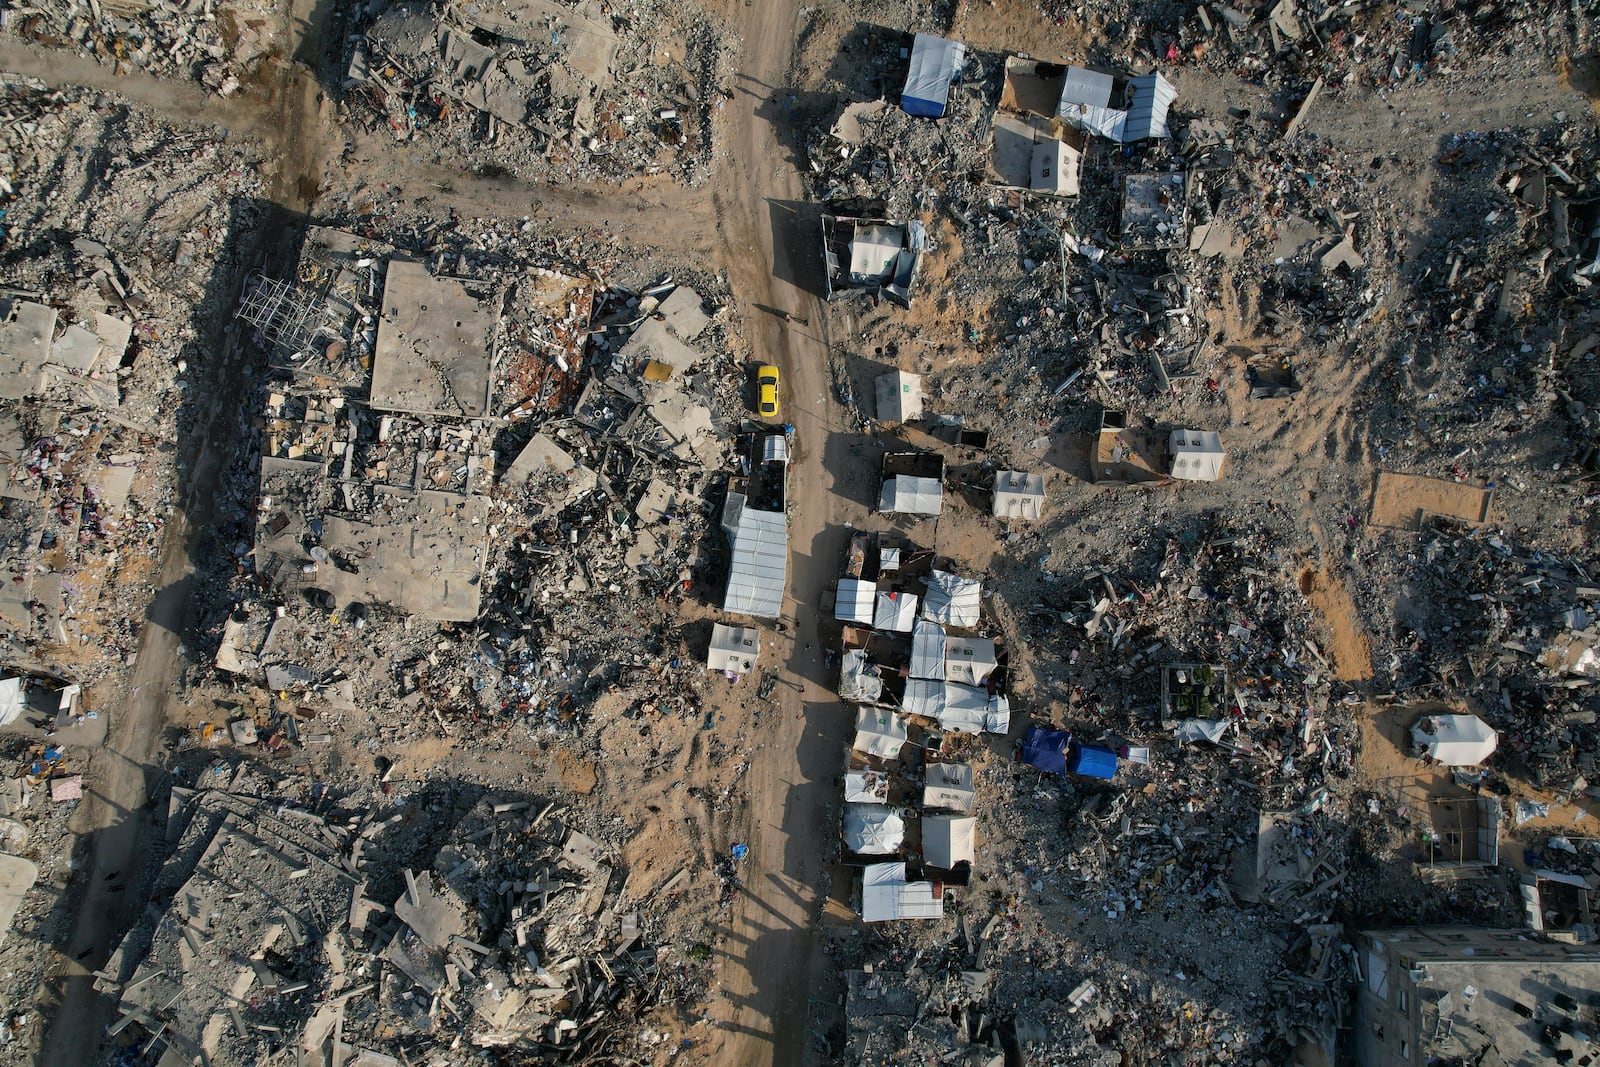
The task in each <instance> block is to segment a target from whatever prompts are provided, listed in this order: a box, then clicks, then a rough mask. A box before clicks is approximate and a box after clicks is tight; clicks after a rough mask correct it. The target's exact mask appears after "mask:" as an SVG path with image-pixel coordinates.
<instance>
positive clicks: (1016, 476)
mask: <svg viewBox="0 0 1600 1067" xmlns="http://www.w3.org/2000/svg"><path fill="white" fill-rule="evenodd" d="M993 511H994V515H995V517H996V518H1001V519H1028V520H1030V521H1031V520H1035V519H1037V518H1039V516H1040V514H1041V513H1042V512H1043V511H1044V475H1042V474H1029V473H1027V472H1026V471H1001V472H1000V473H998V474H996V475H995V476H994V508H993Z"/></svg>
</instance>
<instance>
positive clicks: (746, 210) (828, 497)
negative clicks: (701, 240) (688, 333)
mask: <svg viewBox="0 0 1600 1067" xmlns="http://www.w3.org/2000/svg"><path fill="white" fill-rule="evenodd" d="M736 17H737V18H740V19H742V21H743V25H742V26H741V27H739V29H740V32H741V35H742V36H743V38H744V41H745V53H744V57H743V63H742V66H741V70H740V74H739V80H740V81H741V82H742V83H743V84H745V85H760V86H767V87H775V86H782V85H783V84H784V83H785V81H786V80H787V79H786V74H787V72H788V68H789V63H790V56H791V54H792V52H793V49H794V44H795V41H796V38H797V36H798V34H799V30H800V21H801V12H800V9H799V8H798V6H795V5H790V4H784V3H768V4H759V3H758V4H755V5H753V6H751V7H746V8H742V9H736ZM767 91H768V92H769V93H770V94H772V95H770V96H765V97H761V96H752V95H750V94H747V93H740V94H737V95H736V97H735V99H734V100H732V101H730V102H729V107H728V109H727V110H728V113H729V114H728V117H727V126H726V129H725V131H724V136H725V142H724V150H723V152H722V153H721V154H720V157H719V166H718V173H717V176H716V179H715V181H714V183H713V185H714V188H715V189H716V190H717V195H716V208H717V217H718V220H719V248H718V252H719V255H720V258H721V260H722V265H723V267H724V268H726V270H727V272H728V277H729V278H730V279H731V280H732V283H733V290H734V298H735V301H736V303H737V305H738V309H739V311H740V313H741V314H742V315H744V316H745V321H746V322H747V323H748V324H749V329H750V337H751V340H752V344H753V346H754V349H755V351H754V355H755V357H756V358H757V359H758V360H761V361H763V362H773V363H776V364H777V365H778V366H779V367H781V368H782V370H783V373H784V380H785V382H786V392H785V395H784V397H783V403H784V412H785V414H784V418H785V419H786V421H788V422H790V423H792V424H793V425H794V427H795V435H796V445H797V447H796V453H797V459H796V462H795V463H794V465H793V466H792V467H791V473H790V484H789V501H790V508H789V516H790V528H789V601H788V604H787V614H788V616H789V617H790V618H791V619H793V620H794V621H795V623H796V625H795V626H794V627H793V633H794V637H793V640H792V641H790V642H788V645H787V648H786V652H787V656H788V659H787V663H786V669H785V672H784V679H785V681H787V682H788V683H789V686H788V688H787V690H786V692H787V696H786V698H785V699H786V700H787V701H788V702H789V706H788V707H787V708H786V709H785V714H784V715H782V716H781V717H780V719H779V722H778V724H777V725H776V726H775V727H774V731H775V733H774V734H773V735H770V736H766V737H763V738H762V740H763V741H765V742H767V743H766V744H765V745H764V746H763V747H761V748H760V749H758V750H757V751H756V753H755V755H754V757H753V763H752V765H751V768H750V772H749V776H748V794H749V797H750V811H749V818H750V828H749V840H748V844H749V846H750V857H749V859H748V861H747V864H746V869H745V870H744V871H743V872H742V874H743V881H744V889H745V892H744V893H743V895H742V896H741V897H740V898H739V900H738V902H737V903H736V905H735V906H734V910H733V915H732V920H731V923H730V929H729V934H728V937H727V938H726V941H725V944H724V946H723V951H724V953H725V958H724V965H723V989H722V991H723V993H724V994H725V997H726V999H725V1000H724V1001H722V1002H719V1003H718V1004H717V1005H715V1007H714V1012H715V1017H716V1021H717V1023H718V1025H719V1026H720V1027H721V1028H722V1031H723V1036H724V1039H725V1041H726V1046H725V1047H724V1048H723V1049H722V1050H720V1054H719V1055H717V1057H716V1058H717V1060H718V1062H724V1063H738V1064H751V1065H754V1064H795V1063H802V1062H805V1060H806V1058H807V1052H808V1049H809V1048H810V1045H811V1043H810V1042H809V1041H808V1039H807V1037H806V1020H807V1009H808V1007H809V997H810V991H811V989H812V983H811V970H812V965H813V962H814V959H815V954H816V936H817V935H816V919H817V916H818V912H819V908H820V899H821V898H820V895H819V893H818V885H819V883H820V881H821V879H822V876H823V873H824V871H825V869H826V865H827V862H828V859H829V857H831V856H832V855H833V852H834V851H835V848H834V845H835V842H834V834H833V819H832V816H831V814H830V812H831V806H832V805H833V804H834V803H835V802H836V801H837V799H838V795H839V794H838V789H837V786H836V781H835V779H836V776H837V775H838V773H839V771H840V769H841V768H840V739H841V738H842V737H843V736H844V733H845V732H846V729H847V727H846V726H845V720H846V718H847V716H846V711H845V709H844V707H843V706H842V705H841V704H839V702H838V701H837V700H836V699H834V698H833V697H832V696H831V694H830V693H829V692H828V690H829V688H831V687H830V686H829V685H828V684H827V680H826V678H825V677H824V673H823V659H822V649H821V647H820V644H819V642H818V641H817V637H816V633H817V626H816V622H817V612H818V604H819V602H820V594H821V592H822V590H823V588H824V587H825V585H826V584H827V582H828V580H829V577H830V576H831V574H832V572H833V571H834V569H835V568H836V567H837V564H838V560H839V558H840V556H839V550H840V547H841V546H840V545H839V544H836V543H835V542H836V541H838V540H840V538H839V537H838V536H837V535H836V534H835V531H836V530H837V529H838V516H837V514H836V511H837V510H838V501H837V500H836V499H835V498H834V497H833V495H832V493H831V491H830V490H831V484H830V477H829V471H828V470H827V467H828V466H830V465H832V464H833V462H834V461H835V460H837V459H839V456H838V455H837V450H832V449H829V448H828V447H827V445H828V441H829V437H830V434H835V433H836V432H837V431H838V429H839V428H840V425H839V423H840V414H841V413H840V412H839V411H838V409H837V407H836V405H835V404H834V402H833V398H832V396H831V394H830V390H829V388H828V378H827V355H828V338H827V329H828V324H827V321H826V319H827V317H826V315H825V314H824V313H823V308H822V305H821V303H820V302H819V300H818V299H817V297H816V296H815V295H814V294H813V293H811V292H808V291H806V290H805V289H804V288H802V287H801V285H806V284H807V283H809V282H810V281H811V280H813V279H814V278H815V275H816V271H815V269H814V267H813V266H811V261H812V260H814V259H815V258H817V257H816V256H814V255H813V251H812V250H813V249H814V247H815V241H816V240H817V236H816V233H817V231H816V229H815V226H816V222H815V219H814V218H811V217H808V215H807V212H806V211H805V209H804V207H803V205H802V204H801V201H802V200H803V198H804V186H803V185H802V182H801V178H800V173H799V171H798V169H797V168H796V167H795V165H794V161H793V160H791V159H790V158H789V157H788V155H789V153H788V149H787V148H786V146H785V145H783V144H782V143H781V139H780V137H781V133H782V129H781V120H780V123H779V124H778V125H774V123H773V121H771V117H772V116H781V115H782V114H783V111H784V108H783V103H782V100H781V89H774V88H769V89H768V90H767ZM785 279H795V280H796V281H799V282H800V283H801V285H796V284H794V283H793V282H791V281H788V280H785ZM756 305H764V306H766V307H769V308H780V309H785V310H788V311H791V312H794V313H795V314H796V315H797V316H799V317H800V318H804V319H806V320H808V324H806V325H801V324H800V323H798V322H796V323H786V322H784V321H782V320H781V319H779V318H778V317H776V316H774V315H771V314H769V313H766V312H763V311H762V310H760V309H759V308H758V307H757V306H756ZM825 456H827V457H829V462H828V463H827V464H825V463H824V458H825ZM833 473H834V474H835V475H838V476H845V472H841V471H839V470H837V469H835V470H834V472H833ZM798 687H804V692H803V693H802V692H799V691H798Z"/></svg>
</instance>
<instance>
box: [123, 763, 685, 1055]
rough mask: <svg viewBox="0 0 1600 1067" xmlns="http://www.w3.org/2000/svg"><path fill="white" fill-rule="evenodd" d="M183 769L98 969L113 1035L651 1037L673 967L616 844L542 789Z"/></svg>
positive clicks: (436, 1047) (296, 1046)
mask: <svg viewBox="0 0 1600 1067" xmlns="http://www.w3.org/2000/svg"><path fill="white" fill-rule="evenodd" d="M196 782H197V787H196V788H192V789H191V788H183V787H175V788H174V790H173V800H172V806H171V812H170V814H169V818H168V823H167V831H168V832H167V839H168V843H169V848H170V850H169V851H168V852H167V854H166V855H165V857H164V858H163V859H162V860H161V866H160V869H159V871H158V872H157V873H156V876H155V878H154V880H153V890H152V897H151V900H152V907H151V909H150V911H149V914H148V915H147V917H146V918H145V920H144V921H143V922H141V923H140V924H139V925H138V926H136V927H135V928H134V929H133V930H132V931H131V932H130V933H129V934H128V935H127V937H126V938H125V939H124V940H123V941H122V943H121V945H120V946H119V947H118V948H117V950H116V952H115V953H114V954H113V955H112V957H111V959H110V961H109V962H108V963H107V964H106V966H105V967H104V968H103V969H102V970H101V971H100V972H98V973H97V975H96V980H97V983H98V985H99V987H100V988H101V989H102V990H104V991H106V992H108V993H110V994H112V995H114V996H116V997H117V999H118V1001H119V1011H120V1014H121V1018H120V1019H119V1021H118V1022H117V1023H114V1024H113V1026H112V1031H113V1032H114V1033H120V1032H121V1031H123V1030H125V1029H130V1028H132V1031H131V1032H132V1033H135V1034H145V1035H148V1036H149V1037H150V1038H151V1039H152V1041H153V1042H154V1041H159V1042H161V1043H163V1044H164V1045H166V1046H167V1047H169V1048H172V1049H176V1050H178V1051H179V1052H180V1054H182V1055H184V1056H190V1055H201V1054H202V1053H203V1054H204V1055H206V1057H207V1058H209V1059H210V1060H211V1061H212V1062H241V1063H244V1062H256V1061H257V1060H258V1059H259V1058H260V1057H261V1056H263V1055H266V1056H273V1055H277V1054H279V1053H280V1052H281V1051H282V1050H300V1051H302V1052H303V1053H306V1054H311V1055H319V1056H320V1055H325V1054H328V1053H329V1051H331V1054H332V1055H333V1057H334V1058H335V1059H338V1058H341V1057H344V1058H348V1057H350V1056H356V1057H358V1058H359V1057H361V1056H363V1055H366V1056H369V1057H372V1056H378V1057H382V1058H376V1059H372V1060H371V1062H377V1063H386V1062H402V1059H401V1058H403V1057H404V1056H405V1055H406V1053H407V1051H408V1050H409V1051H411V1052H415V1051H416V1050H417V1048H418V1047H419V1046H421V1045H426V1046H427V1047H429V1048H430V1049H431V1051H430V1052H429V1053H428V1056H429V1062H435V1063H439V1064H445V1063H460V1064H465V1063H469V1062H472V1063H476V1062H484V1058H485V1057H486V1056H487V1057H489V1058H490V1062H509V1061H504V1060H500V1059H497V1058H496V1057H501V1056H509V1057H513V1058H515V1057H517V1056H522V1055H527V1054H530V1053H532V1054H537V1055H540V1056H541V1062H552V1063H571V1062H584V1061H585V1058H586V1057H589V1056H592V1055H593V1054H594V1052H595V1051H596V1050H597V1049H598V1048H602V1047H608V1048H612V1049H617V1048H620V1047H627V1046H630V1045H632V1044H634V1043H636V1042H640V1041H641V1040H643V1039H641V1037H640V1034H639V1031H638V1029H637V1027H636V1025H635V1024H636V1022H637V1020H638V1019H639V1018H640V1017H642V1016H643V1015H644V1014H645V1013H647V1012H648V1011H649V1010H650V1009H651V1007H652V1006H653V1005H654V1004H655V1002H656V1001H657V999H658V998H659V997H660V996H661V995H662V993H663V991H664V987H670V985H671V982H670V980H669V979H668V978H667V973H666V972H665V971H664V970H663V969H662V968H660V966H659V953H660V950H658V949H657V948H655V947H653V946H652V945H651V944H650V937H649V930H648V929H647V927H648V925H649V922H648V915H646V916H645V918H644V919H641V913H640V912H639V911H638V910H634V909H633V908H631V907H627V906H626V905H625V904H624V899H625V898H624V897H623V896H619V894H620V893H623V892H624V891H625V885H624V884H622V882H621V880H620V876H619V874H618V873H617V872H616V871H615V870H614V866H615V859H614V849H613V847H612V846H610V845H609V844H607V843H606V841H605V840H604V839H603V838H599V837H594V836H590V835H589V834H587V833H584V832H583V831H581V830H579V829H577V828H576V826H573V825H571V824H570V820H571V818H572V816H571V815H570V814H568V813H566V812H564V811H561V810H559V809H558V808H557V805H555V804H553V803H549V802H542V801H535V800H532V799H529V798H526V797H523V796H513V795H499V794H484V791H483V790H481V789H473V788H470V787H458V788H456V789H453V790H446V789H444V788H441V787H439V786H434V787H428V788H419V789H415V790H408V791H403V792H400V793H398V794H394V793H391V792H390V791H389V790H385V793H386V794H388V795H385V796H382V797H378V796H369V795H367V794H365V793H363V792H361V791H359V790H355V791H347V790H338V791H336V790H332V789H329V788H327V787H325V786H323V785H321V784H320V783H314V782H311V781H309V780H307V779H303V778H298V777H283V776H279V775H277V774H275V773H273V772H270V771H266V770H262V769H256V768H253V767H252V766H251V765H250V764H248V763H226V762H221V761H213V762H210V763H207V764H204V765H203V766H202V769H200V770H199V771H198V773H197V778H196ZM473 797H477V798H478V799H475V800H474V799H472V798H473ZM416 856H430V857H431V858H428V859H427V860H425V861H424V862H425V866H424V867H423V869H413V868H412V867H411V866H409V865H408V863H409V862H411V860H412V858H413V857H416ZM614 881H617V882H618V883H619V884H618V885H617V886H616V887H613V885H612V883H613V882H614ZM624 1020H626V1024H625V1025H624ZM446 1032H448V1033H456V1034H459V1035H460V1036H462V1037H463V1038H464V1039H465V1042H464V1044H463V1043H457V1042H442V1043H441V1042H439V1040H438V1038H439V1035H441V1034H443V1033H446ZM657 1040H659V1038H657ZM485 1050H504V1051H503V1052H497V1051H488V1052H486V1051H485Z"/></svg>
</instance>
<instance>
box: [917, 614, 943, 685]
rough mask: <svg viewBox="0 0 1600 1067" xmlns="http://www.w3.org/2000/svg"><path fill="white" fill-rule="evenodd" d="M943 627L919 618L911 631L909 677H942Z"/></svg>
mask: <svg viewBox="0 0 1600 1067" xmlns="http://www.w3.org/2000/svg"><path fill="white" fill-rule="evenodd" d="M944 646H945V635H944V627H943V626H940V625H939V624H938V623H936V622H929V621H928V620H927V619H921V620H919V621H918V622H917V625H916V626H915V627H914V628H913V629H912V631H911V677H912V678H936V679H941V680H942V679H943V678H944Z"/></svg>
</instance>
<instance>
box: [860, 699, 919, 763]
mask: <svg viewBox="0 0 1600 1067" xmlns="http://www.w3.org/2000/svg"><path fill="white" fill-rule="evenodd" d="M907 736H908V735H907V733H906V727H905V724H904V723H902V722H901V721H900V717H899V716H898V715H896V714H895V713H894V712H892V711H888V710H886V709H883V708H862V709H861V710H860V711H858V712H856V740H855V744H853V745H852V746H850V747H852V748H854V749H855V750H856V751H857V752H865V753H866V754H867V755H869V756H881V757H883V758H884V759H894V758H895V757H897V756H899V755H900V746H902V745H904V744H905V743H906V738H907Z"/></svg>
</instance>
